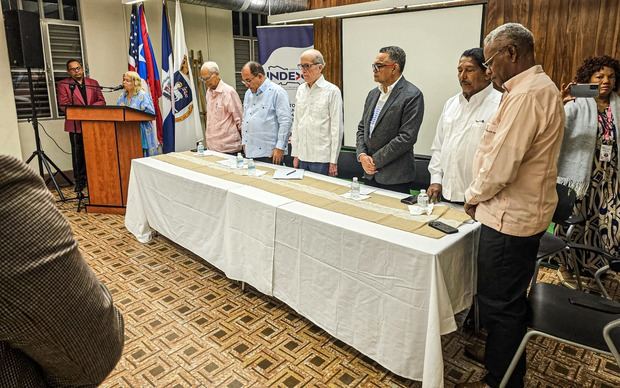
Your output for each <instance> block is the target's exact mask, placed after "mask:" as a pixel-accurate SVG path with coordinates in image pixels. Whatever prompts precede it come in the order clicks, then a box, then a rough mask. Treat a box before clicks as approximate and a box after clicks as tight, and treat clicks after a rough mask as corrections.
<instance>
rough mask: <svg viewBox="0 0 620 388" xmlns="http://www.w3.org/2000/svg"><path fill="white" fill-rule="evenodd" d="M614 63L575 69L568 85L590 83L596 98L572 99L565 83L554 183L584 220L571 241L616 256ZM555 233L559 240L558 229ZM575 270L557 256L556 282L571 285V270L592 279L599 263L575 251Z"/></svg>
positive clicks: (595, 60)
mask: <svg viewBox="0 0 620 388" xmlns="http://www.w3.org/2000/svg"><path fill="white" fill-rule="evenodd" d="M618 76H620V63H619V62H618V60H616V59H614V58H611V57H609V56H607V55H603V56H599V57H591V58H587V59H586V60H585V61H584V62H583V64H582V65H581V67H580V68H579V69H578V70H577V75H576V77H575V82H572V83H571V84H574V83H596V84H598V85H599V95H598V97H594V98H574V97H571V96H570V95H569V88H570V85H568V86H567V87H566V88H564V87H563V88H562V89H563V90H562V97H563V100H564V103H565V105H564V112H565V114H566V123H565V126H564V140H563V143H562V151H561V153H560V157H559V160H558V183H560V184H563V185H566V186H568V187H570V188H572V189H573V190H575V192H576V193H577V201H576V204H575V212H580V213H581V214H583V215H584V216H585V224H584V225H578V226H576V227H575V230H574V231H573V234H572V236H571V241H572V242H575V243H582V244H586V245H591V246H594V247H597V248H601V249H603V250H605V251H607V252H609V253H611V254H613V255H617V254H619V253H620V228H619V227H618V222H619V220H620V199H619V197H618V193H619V189H620V186H619V183H618V179H619V177H618V175H619V174H618V168H619V167H620V165H619V163H618V156H619V153H620V152H619V149H618V144H619V143H618V123H619V121H618V120H620V98H619V96H618V94H617V92H618V86H619V85H618V83H617V79H616V77H618ZM556 234H557V235H559V236H565V235H566V230H565V229H564V228H563V227H561V226H558V227H557V228H556ZM575 254H576V255H577V259H578V261H579V266H580V268H579V269H575V268H571V265H572V262H571V261H570V260H567V259H568V255H567V254H566V253H562V254H561V255H560V257H559V263H560V268H559V270H558V272H559V275H560V279H561V280H562V282H563V283H564V284H565V285H568V286H571V283H570V281H571V280H572V271H569V269H572V270H573V271H574V270H580V271H582V272H583V273H585V274H589V275H593V274H594V272H596V270H597V269H598V268H600V267H601V266H603V265H605V264H604V263H603V261H602V260H601V257H600V256H599V255H596V254H593V253H587V252H576V253H575Z"/></svg>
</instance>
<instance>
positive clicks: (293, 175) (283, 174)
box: [273, 169, 304, 179]
mask: <svg viewBox="0 0 620 388" xmlns="http://www.w3.org/2000/svg"><path fill="white" fill-rule="evenodd" d="M303 177H304V170H302V169H296V170H291V169H278V170H276V171H275V172H274V173H273V179H303Z"/></svg>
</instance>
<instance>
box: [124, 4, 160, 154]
mask: <svg viewBox="0 0 620 388" xmlns="http://www.w3.org/2000/svg"><path fill="white" fill-rule="evenodd" d="M129 31H130V32H129V55H128V67H129V70H130V71H135V72H136V73H138V74H139V75H140V78H142V79H143V80H144V81H145V82H143V83H142V86H143V87H144V88H145V89H146V90H147V91H148V92H149V93H150V94H151V98H152V99H153V105H154V106H155V116H156V119H155V123H156V125H157V139H158V140H159V142H160V143H161V142H162V141H163V128H162V118H161V110H160V109H159V99H160V98H161V83H160V80H159V71H158V70H157V61H156V60H155V53H154V52H153V46H152V45H151V38H149V32H148V29H147V25H146V16H145V14H144V5H142V4H140V5H132V6H131V20H130V25H129Z"/></svg>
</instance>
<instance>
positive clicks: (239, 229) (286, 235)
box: [125, 158, 478, 387]
mask: <svg viewBox="0 0 620 388" xmlns="http://www.w3.org/2000/svg"><path fill="white" fill-rule="evenodd" d="M313 176H314V177H317V176H316V175H313ZM318 178H319V179H327V180H329V179H331V178H327V177H322V176H319V177H318ZM128 194H129V196H128V205H127V212H126V216H125V225H126V227H127V229H128V230H129V231H130V232H132V233H133V234H134V235H135V236H136V238H137V239H138V240H140V241H142V242H146V241H148V240H149V238H150V233H151V229H154V230H157V231H158V232H159V233H161V234H163V235H164V236H166V237H167V238H169V239H171V240H172V241H174V242H176V243H178V244H180V245H181V246H183V247H185V248H187V249H189V250H190V251H192V252H194V253H196V254H197V255H199V256H200V257H202V258H204V259H205V260H206V261H208V262H209V263H211V264H213V265H214V266H216V267H217V268H219V269H221V270H222V271H224V273H226V275H227V276H228V277H230V278H231V279H235V280H241V281H244V282H247V283H248V284H251V285H252V286H254V287H256V288H257V289H258V290H259V291H261V292H263V293H264V294H267V295H274V296H276V297H277V298H279V299H280V300H282V301H284V302H285V303H287V304H288V305H289V306H291V307H292V308H293V309H295V310H296V311H298V312H299V313H300V314H301V315H303V316H305V317H307V318H308V319H310V320H311V321H313V322H314V323H316V324H317V325H318V326H320V327H321V328H323V329H324V330H326V331H327V332H329V333H330V334H332V335H333V336H334V337H336V338H338V339H340V340H342V341H343V342H346V343H347V344H349V345H351V346H353V347H354V348H356V349H357V350H359V351H360V352H362V353H364V354H366V355H367V356H369V357H371V358H372V359H374V360H375V361H377V362H378V363H380V364H381V365H383V366H384V367H386V368H387V369H389V370H391V371H393V372H395V373H397V374H399V375H401V376H404V377H407V378H411V379H415V380H422V382H423V386H424V387H441V386H443V358H442V350H441V337H440V336H441V335H443V334H447V333H450V332H452V331H454V330H455V329H456V323H455V320H454V314H455V313H458V312H459V311H462V310H463V309H465V308H466V307H467V306H469V304H470V303H471V299H472V293H473V284H474V270H473V268H474V266H473V263H474V258H475V254H476V244H477V228H478V225H477V224H469V225H467V224H466V225H462V226H461V227H459V233H458V234H454V235H448V236H445V237H443V238H441V239H438V240H437V239H431V238H427V237H423V236H419V235H415V234H411V233H407V232H404V231H400V230H397V229H392V228H389V227H385V226H382V225H378V224H374V223H371V222H367V221H364V220H360V219H356V218H352V217H349V216H346V215H342V214H338V213H334V212H331V211H328V210H324V209H320V208H316V207H314V206H310V205H306V204H303V203H299V202H296V201H293V200H290V199H287V198H284V197H281V196H278V195H274V194H270V193H267V192H265V191H262V190H259V189H256V188H253V187H248V186H244V185H240V184H238V183H233V182H229V181H226V180H223V179H219V178H214V177H210V176H207V175H204V174H200V173H196V172H193V171H190V170H187V169H184V168H180V167H176V166H174V165H171V164H168V163H165V162H161V161H158V160H156V159H152V158H145V159H136V160H134V161H133V162H132V169H131V178H130V182H129V193H128ZM382 194H386V192H382ZM392 195H394V196H397V195H398V194H395V193H394V194H392Z"/></svg>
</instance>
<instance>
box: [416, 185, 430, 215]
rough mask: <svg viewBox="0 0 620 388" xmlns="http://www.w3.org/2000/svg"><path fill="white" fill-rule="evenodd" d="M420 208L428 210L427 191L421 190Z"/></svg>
mask: <svg viewBox="0 0 620 388" xmlns="http://www.w3.org/2000/svg"><path fill="white" fill-rule="evenodd" d="M418 206H419V207H421V208H422V209H424V211H426V209H428V194H426V190H424V189H422V190H420V194H418Z"/></svg>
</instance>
